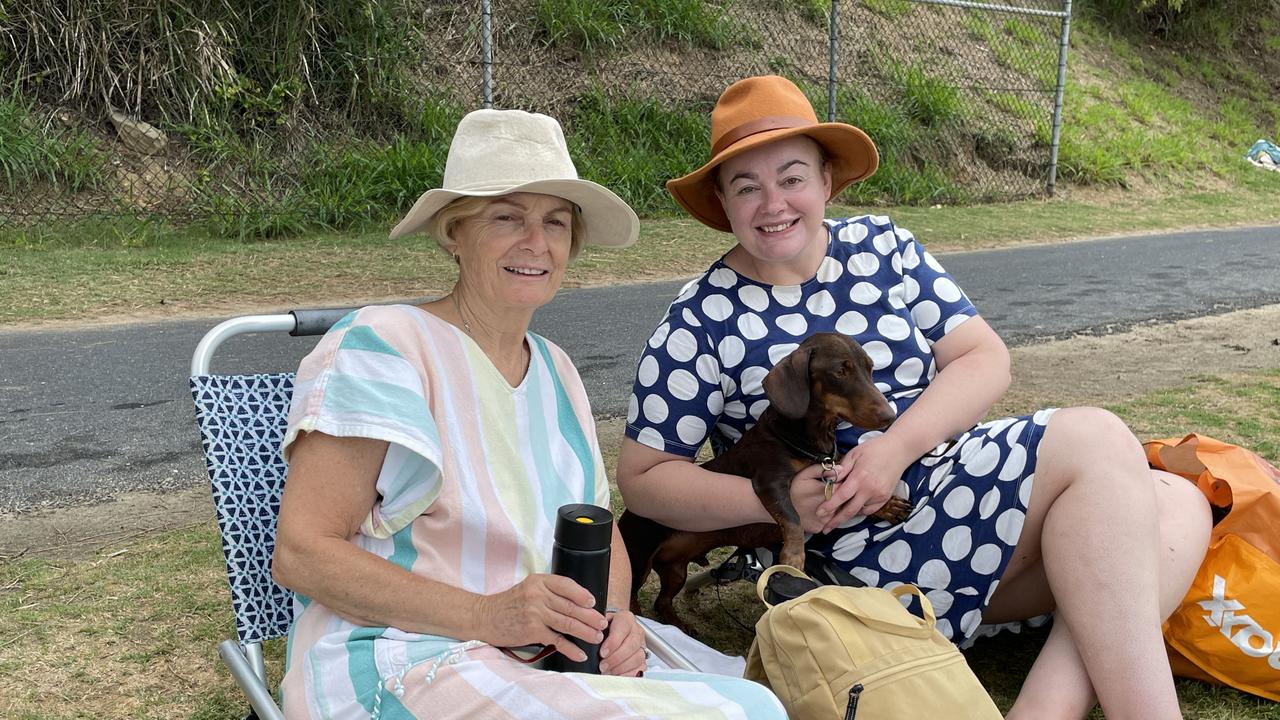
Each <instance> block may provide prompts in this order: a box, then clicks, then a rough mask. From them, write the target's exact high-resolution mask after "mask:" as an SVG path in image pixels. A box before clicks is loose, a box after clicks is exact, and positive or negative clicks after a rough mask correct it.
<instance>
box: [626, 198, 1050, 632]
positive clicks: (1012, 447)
mask: <svg viewBox="0 0 1280 720" xmlns="http://www.w3.org/2000/svg"><path fill="white" fill-rule="evenodd" d="M827 227H828V230H829V231H830V233H831V236H832V239H833V242H831V243H830V245H829V248H828V256H827V257H826V258H824V259H823V261H822V262H821V264H820V265H819V266H818V269H817V271H816V272H815V274H814V276H813V277H812V278H811V279H810V280H809V281H807V282H805V283H802V284H800V285H789V286H781V285H776V286H770V285H765V284H761V283H759V282H756V281H754V280H752V279H750V278H747V277H744V276H742V275H739V274H738V273H737V272H735V271H734V270H733V269H732V268H730V267H728V266H727V265H725V264H724V263H723V262H722V261H717V262H716V263H715V264H713V265H712V267H711V268H710V269H709V270H708V271H707V273H706V274H704V275H703V276H702V277H700V278H698V279H697V280H695V281H694V282H692V283H690V284H689V285H688V286H686V287H685V288H684V289H683V290H682V291H681V293H680V295H679V296H678V297H677V298H676V300H675V302H673V303H672V305H671V308H670V310H669V311H668V313H667V316H666V318H664V319H663V321H662V322H661V323H660V324H659V325H658V327H657V329H655V331H654V333H653V335H652V336H651V337H650V338H649V341H648V343H646V345H645V346H644V348H643V350H644V352H643V355H642V356H641V358H640V361H639V363H638V364H637V367H636V380H635V386H634V390H633V395H632V397H631V398H630V400H629V402H628V405H627V435H628V436H629V437H631V438H633V439H635V440H636V441H638V442H640V443H642V444H644V445H647V446H649V447H652V448H655V449H657V450H659V451H662V452H667V453H673V454H676V455H681V456H684V457H690V458H692V457H693V456H694V455H696V454H697V452H698V449H699V448H700V447H701V446H702V445H703V444H704V443H706V442H708V441H709V442H711V444H712V449H713V450H714V451H715V452H722V451H723V450H724V449H725V448H726V447H728V446H731V445H732V444H733V443H734V442H736V441H737V440H738V439H739V438H741V437H742V433H744V432H745V431H746V430H747V429H748V428H749V427H751V425H753V424H754V423H755V421H756V418H757V417H758V416H759V415H760V413H762V412H763V411H764V409H765V408H766V407H767V406H768V401H767V398H766V397H765V395H764V388H763V380H764V377H765V375H766V374H767V373H768V372H769V370H770V369H771V368H772V367H773V366H774V365H776V364H777V363H778V362H780V361H781V360H782V359H783V358H784V357H786V355H787V353H789V352H790V351H791V350H792V349H794V348H795V347H796V345H797V344H798V343H799V342H801V341H802V340H803V338H805V337H807V336H808V335H811V334H813V333H818V332H839V333H842V334H845V335H847V336H850V337H852V338H854V339H855V340H857V341H858V342H859V343H861V344H862V346H863V348H864V349H865V350H866V351H867V353H868V354H869V355H870V357H871V358H872V361H873V363H874V367H875V371H874V377H873V380H874V382H875V383H876V386H877V387H879V388H881V389H882V390H883V391H884V392H885V394H886V395H887V396H888V398H889V400H890V402H891V404H892V405H893V406H894V408H895V410H896V411H897V413H898V414H899V415H901V414H902V413H904V412H905V411H906V410H908V409H909V408H910V406H911V404H912V403H913V402H914V401H915V399H916V398H918V397H919V396H920V395H921V393H922V392H923V391H924V390H925V388H927V387H928V385H929V382H930V381H931V380H932V379H933V377H934V376H935V374H936V363H935V361H934V357H933V354H932V347H933V343H935V342H937V341H938V340H940V339H942V338H943V337H944V336H945V335H946V334H947V333H948V332H951V331H952V330H954V329H955V328H956V327H959V325H960V324H961V323H963V322H964V321H966V320H968V319H969V318H970V317H973V316H974V315H976V312H977V311H976V310H975V309H974V308H973V305H972V304H971V303H970V302H969V300H968V298H967V297H966V296H965V295H964V293H963V291H961V290H960V287H959V286H958V285H957V284H956V283H955V281H954V280H953V279H952V278H951V277H950V276H949V275H947V273H946V271H945V270H944V269H943V268H942V265H941V264H940V263H939V262H938V260H937V258H935V257H933V256H932V255H930V254H929V253H927V252H926V251H925V250H924V248H923V247H921V246H920V245H919V243H918V242H917V241H916V239H915V237H914V236H912V235H911V233H909V232H907V231H905V230H903V229H901V228H897V227H895V226H894V225H893V223H892V222H891V221H890V220H889V218H887V217H883V216H863V217H857V218H850V219H847V220H835V221H828V223H827ZM1050 416H1051V413H1050V412H1042V413H1038V414H1036V415H1034V416H1029V417H1024V418H1016V419H1010V420H1007V421H1003V422H996V423H987V424H984V425H980V426H977V427H974V428H972V429H970V430H969V431H967V432H965V433H961V434H960V435H959V436H958V437H956V438H954V439H953V441H949V442H946V443H943V444H942V445H940V446H939V447H938V448H936V449H935V450H934V451H932V452H931V453H929V454H928V455H926V456H925V457H923V458H921V459H920V460H918V461H917V462H915V463H914V464H912V465H911V466H910V467H909V468H908V469H907V471H906V473H905V474H904V475H903V477H902V479H901V482H900V484H899V490H898V494H906V495H908V496H909V497H910V499H911V501H912V503H913V507H914V509H913V512H912V514H911V516H910V517H909V518H908V519H907V520H906V521H905V522H904V523H901V524H898V525H890V524H888V523H883V522H879V521H876V520H874V519H869V518H861V517H859V518H855V519H854V520H851V521H850V522H848V523H846V524H845V526H844V527H841V528H839V529H837V530H835V531H833V532H831V533H827V534H817V535H813V536H811V537H810V539H809V544H808V545H809V548H810V549H812V550H816V551H818V552H821V553H824V554H825V555H827V556H828V557H829V558H831V559H832V561H833V562H835V563H836V564H837V565H839V566H840V567H842V568H843V569H845V570H846V571H848V572H849V573H850V574H851V575H853V576H854V577H856V578H858V579H860V580H862V581H863V582H866V583H868V584H870V585H875V586H878V587H888V586H893V585H898V584H902V583H913V584H916V585H918V586H920V587H921V589H922V590H923V591H924V592H925V593H926V594H927V595H928V597H929V599H930V602H931V603H932V604H933V606H934V609H935V612H936V613H937V616H938V627H939V628H940V629H942V630H943V632H944V634H947V635H948V636H949V637H951V638H952V639H953V640H956V641H960V640H962V639H963V638H965V637H967V636H968V635H970V634H972V632H973V631H974V630H976V628H977V626H978V624H979V622H980V621H981V616H982V610H983V608H984V607H985V604H986V600H987V598H988V597H989V594H990V588H991V587H992V585H993V584H994V583H995V582H996V581H998V580H999V577H1000V574H1001V573H1002V572H1003V570H1004V567H1005V565H1006V564H1007V563H1008V559H1009V556H1010V555H1011V554H1012V551H1013V547H1014V546H1015V545H1016V544H1017V541H1018V538H1019V537H1020V536H1021V532H1022V525H1023V523H1024V521H1025V517H1026V503H1027V501H1028V499H1029V498H1030V494H1031V485H1032V480H1033V477H1034V472H1035V450H1036V447H1037V446H1038V443H1039V441H1040V437H1041V436H1042V434H1043V431H1044V426H1045V424H1046V423H1047V422H1048V419H1049V417H1050ZM880 434H881V433H880V432H878V431H871V430H869V429H865V428H858V427H854V426H852V425H848V424H842V425H841V426H840V427H839V428H838V429H837V442H838V443H839V446H840V448H841V451H843V450H846V449H848V448H850V447H853V446H854V445H856V444H858V443H860V442H865V441H866V440H868V439H870V438H873V437H877V436H879V435H880Z"/></svg>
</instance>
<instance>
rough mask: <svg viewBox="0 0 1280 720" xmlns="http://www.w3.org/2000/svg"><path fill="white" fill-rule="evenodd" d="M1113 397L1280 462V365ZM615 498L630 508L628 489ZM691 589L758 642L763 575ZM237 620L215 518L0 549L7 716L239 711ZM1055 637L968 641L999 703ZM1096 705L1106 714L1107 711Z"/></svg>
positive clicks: (1226, 704)
mask: <svg viewBox="0 0 1280 720" xmlns="http://www.w3.org/2000/svg"><path fill="white" fill-rule="evenodd" d="M1110 409H1112V410H1113V411H1114V412H1116V413H1117V414H1118V415H1120V417H1122V418H1123V419H1124V420H1125V421H1126V422H1128V423H1129V424H1130V426H1131V427H1133V428H1134V429H1135V432H1137V434H1138V435H1139V437H1141V438H1142V439H1156V438H1162V437H1172V436H1179V435H1181V434H1183V433H1184V432H1186V431H1188V430H1191V429H1194V430H1196V431H1197V432H1200V433H1202V434H1205V435H1208V436H1211V437H1216V438H1218V439H1221V440H1226V441H1229V442H1235V443H1238V444H1241V445H1243V446H1245V447H1249V448H1251V449H1253V450H1255V451H1257V452H1259V454H1261V455H1262V456H1263V457H1266V458H1268V459H1270V460H1271V461H1273V462H1274V461H1276V460H1277V459H1280V441H1278V440H1277V439H1278V438H1280V368H1269V369H1264V370H1259V371H1253V372H1249V373H1244V374H1238V375H1232V376H1217V375H1204V376H1202V377H1199V378H1197V379H1196V380H1194V381H1193V382H1191V383H1188V384H1185V385H1182V386H1179V387H1175V388H1166V389H1160V390H1157V391H1154V392H1151V393H1148V394H1145V395H1141V396H1139V397H1136V398H1134V399H1132V400H1130V401H1127V402H1123V403H1118V404H1115V405H1113V406H1112V407H1111V408H1110ZM599 432H600V435H601V439H602V445H603V446H604V448H603V449H604V453H605V462H606V466H608V467H613V466H614V464H615V463H616V457H617V447H618V443H619V438H620V437H621V420H618V419H612V420H607V421H602V422H601V423H600V426H599ZM614 509H615V511H617V510H620V509H621V505H620V504H619V502H618V500H617V493H615V507H614ZM722 552H723V551H722ZM654 592H655V587H654V581H653V579H652V578H651V579H650V582H649V584H648V585H646V587H645V589H644V591H643V592H642V599H644V600H646V601H648V600H651V598H652V596H653V593H654ZM678 602H679V603H680V611H681V613H682V615H683V616H684V617H685V618H686V620H688V621H690V622H691V623H692V624H694V625H695V626H696V627H699V628H700V629H701V639H702V640H703V641H704V642H707V643H708V644H711V645H712V646H713V647H716V648H718V649H720V650H722V651H724V652H728V653H731V654H744V653H745V651H746V648H747V645H748V644H749V642H750V627H751V626H752V624H753V623H754V621H755V619H756V618H757V617H758V616H759V613H760V612H761V606H760V604H759V602H758V601H757V600H756V599H755V597H754V590H753V588H751V587H749V586H748V585H747V584H746V583H737V584H734V585H731V586H727V587H724V588H708V589H705V590H703V591H702V592H701V593H699V594H697V595H694V596H690V597H683V598H682V599H680V600H679V601H678ZM233 633H234V629H233V625H232V616H231V610H230V604H229V602H228V597H227V589H226V579H225V575H224V571H223V560H222V553H221V548H220V545H219V542H218V535H217V529H216V527H215V525H214V523H213V522H212V521H205V522H200V523H197V524H195V525H192V526H189V527H186V528H181V529H177V530H171V531H165V532H156V533H152V534H148V535H144V536H141V537H137V538H134V539H132V540H122V541H117V542H116V543H114V544H112V545H109V546H107V547H105V548H103V549H102V550H100V551H97V552H94V553H92V554H89V555H88V556H87V557H83V558H81V559H78V560H66V559H47V558H26V559H10V560H4V561H0V638H4V640H3V641H0V697H4V698H5V701H6V711H5V715H6V717H15V718H42V719H43V718H113V719H114V718H142V717H185V718H199V719H202V720H230V719H231V718H236V717H239V716H240V714H242V713H243V711H244V701H243V700H242V699H241V697H240V696H239V693H238V690H237V689H236V688H235V685H234V683H233V681H232V680H231V678H230V676H229V675H228V673H227V672H226V671H225V670H224V669H223V667H222V665H221V663H220V661H219V660H218V658H217V655H216V652H215V651H214V647H215V645H216V643H217V642H218V641H220V640H222V639H224V638H228V637H231V636H232V635H233ZM1043 641H1044V631H1043V630H1041V631H1031V632H1027V633H1024V634H1021V635H1011V634H1005V635H1001V636H998V637H996V638H992V639H984V640H980V641H978V642H977V643H976V644H975V645H974V647H973V648H972V649H970V650H969V651H967V653H966V655H967V658H968V660H969V662H970V664H971V665H972V667H973V668H974V670H975V672H976V673H977V674H978V676H979V678H980V679H981V680H982V681H983V683H984V685H985V686H986V687H987V689H988V690H989V691H990V692H991V694H992V695H993V697H994V698H995V700H996V702H997V704H998V705H999V706H1000V707H1002V708H1007V707H1008V706H1009V704H1010V703H1011V702H1012V700H1013V698H1014V696H1015V695H1016V692H1017V689H1018V687H1019V686H1020V684H1021V681H1022V678H1023V677H1024V676H1025V674H1026V672H1027V670H1028V669H1029V667H1030V664H1031V662H1032V660H1033V659H1034V657H1035V654H1036V652H1038V650H1039V647H1040V645H1041V644H1042V643H1043ZM69 648H70V650H69ZM283 652H284V647H283V643H282V641H279V640H276V641H271V642H269V643H267V645H266V655H267V666H268V671H269V673H270V674H271V676H272V678H273V681H276V680H278V678H279V676H280V673H281V669H282V664H283V662H282V656H283ZM33 677H38V678H39V682H32V681H31V678H33ZM1178 695H1179V699H1180V701H1181V703H1182V706H1183V710H1184V713H1185V715H1186V717H1187V718H1190V719H1192V720H1228V719H1235V720H1241V719H1248V720H1273V719H1277V718H1280V705H1277V704H1275V703H1271V702H1268V701H1264V700H1260V699H1258V698H1254V697H1251V696H1249V695H1246V694H1244V693H1241V692H1237V691H1235V690H1231V689H1226V688H1216V687H1211V686H1207V685H1203V684H1200V683H1197V682H1193V681H1179V682H1178ZM51 697H55V698H56V699H57V701H56V702H53V701H52V700H51ZM1091 717H1101V715H1100V713H1098V712H1097V711H1095V712H1094V714H1093V715H1091Z"/></svg>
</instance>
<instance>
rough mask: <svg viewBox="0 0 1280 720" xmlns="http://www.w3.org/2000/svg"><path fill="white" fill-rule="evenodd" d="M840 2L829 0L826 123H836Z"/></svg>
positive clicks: (838, 0)
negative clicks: (829, 56) (829, 22)
mask: <svg viewBox="0 0 1280 720" xmlns="http://www.w3.org/2000/svg"><path fill="white" fill-rule="evenodd" d="M839 22H840V0H831V43H830V46H831V58H830V60H829V61H828V63H827V122H835V121H836V59H837V58H838V57H839V53H840V47H839V43H840V32H839V26H838V23H839Z"/></svg>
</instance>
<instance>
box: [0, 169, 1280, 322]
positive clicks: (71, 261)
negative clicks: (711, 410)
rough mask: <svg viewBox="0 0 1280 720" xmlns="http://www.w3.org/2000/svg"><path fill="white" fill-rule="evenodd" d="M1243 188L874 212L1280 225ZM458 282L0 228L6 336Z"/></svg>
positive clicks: (237, 249) (133, 230) (433, 255)
mask: <svg viewBox="0 0 1280 720" xmlns="http://www.w3.org/2000/svg"><path fill="white" fill-rule="evenodd" d="M1235 161H1236V162H1239V163H1240V164H1242V165H1247V163H1245V162H1244V161H1243V160H1239V159H1236V160H1235ZM1250 170H1252V168H1250ZM1240 183H1241V184H1240V186H1239V189H1237V190H1234V191H1230V192H1186V193H1184V194H1182V195H1178V196H1174V197H1165V198H1145V197H1141V196H1136V195H1135V196H1132V197H1127V198H1125V197H1121V198H1118V199H1116V198H1110V199H1101V200H1084V199H1081V200H1050V201H1044V200H1030V201H1024V202H1019V203H1005V204H999V205H976V206H945V207H939V208H936V209H934V208H930V207H919V206H913V207H896V208H875V212H877V213H881V212H887V213H888V214H890V215H891V216H892V217H894V219H895V220H896V221H897V222H898V223H899V224H901V225H902V226H903V227H907V228H910V229H911V230H912V231H913V232H915V233H916V234H917V235H918V236H919V237H920V238H921V240H922V241H923V242H925V243H926V245H927V246H928V247H929V248H930V249H931V250H933V251H935V252H952V251H961V250H971V249H978V248H993V247H1008V246H1014V245H1019V244H1025V243H1037V242H1052V241H1061V240H1065V239H1071V238H1082V237H1092V236H1099V235H1115V234H1122V233H1132V232H1150V231H1157V230H1162V229H1177V228H1183V227H1188V226H1199V227H1213V226H1230V225H1234V224H1240V223H1241V221H1242V220H1244V221H1246V222H1248V223H1252V224H1260V223H1266V222H1280V209H1274V204H1273V203H1271V202H1270V197H1273V196H1274V193H1275V192H1276V191H1277V190H1278V189H1280V176H1277V175H1276V174H1273V173H1264V172H1257V171H1253V172H1251V173H1247V174H1246V175H1244V176H1243V177H1242V179H1241V180H1240ZM855 187H856V186H855ZM406 206H407V205H406ZM866 211H867V209H866V208H865V207H851V206H840V207H835V208H832V210H831V215H832V216H833V217H834V216H839V215H842V214H858V213H862V212H866ZM388 226H389V223H388ZM730 243H731V238H730V236H728V235H726V234H723V233H717V232H714V231H712V230H709V229H707V228H704V227H703V226H701V225H699V224H697V223H696V222H693V221H691V220H686V219H664V218H656V219H648V220H646V221H645V222H644V223H642V229H641V240H640V242H639V243H637V244H636V245H634V246H632V247H631V248H628V249H626V250H605V249H599V248H587V249H586V250H585V252H584V253H583V254H582V255H581V256H580V257H579V258H578V260H577V261H576V262H575V263H574V264H573V265H572V266H571V267H570V271H569V274H568V277H567V279H566V284H567V285H568V286H571V287H574V286H589V285H604V284H609V283H616V282H642V281H651V280H662V279H671V278H680V277H690V276H692V275H694V274H696V273H698V272H700V271H701V270H703V269H704V268H705V267H706V266H707V265H708V264H709V263H710V262H711V261H713V260H714V259H715V258H717V257H719V256H720V255H721V254H723V253H724V252H725V251H726V250H728V248H729V246H730ZM335 257H358V258H359V262H334V261H333V258H335ZM454 271H455V269H454V266H453V264H452V263H451V262H449V261H448V258H447V257H446V256H445V254H444V253H443V252H442V251H441V250H439V248H437V247H436V245H435V244H434V243H433V242H432V241H430V240H428V239H427V238H425V237H424V236H417V237H413V238H404V239H401V240H397V241H391V240H388V239H387V238H386V230H377V231H364V232H347V233H337V232H320V233H313V234H309V235H306V236H303V237H292V238H280V239H273V240H260V241H241V240H238V239H235V238H227V237H225V236H222V235H220V234H219V232H217V229H216V228H214V229H210V228H203V229H202V228H198V227H197V228H186V229H182V230H177V229H174V228H173V227H171V226H169V225H167V224H165V223H164V222H162V221H152V222H146V221H143V222H125V221H120V220H102V221H97V222H92V221H86V222H82V223H78V224H72V225H67V226H63V227H58V228H44V229H35V230H31V231H26V232H16V231H13V230H0V325H4V324H15V323H26V322H33V321H57V320H67V321H92V320H101V319H103V318H110V317H130V316H135V317H136V316H139V315H141V316H146V317H155V316H165V315H173V314H188V315H191V314H201V315H204V316H208V315H211V314H219V313H225V312H228V311H230V310H232V309H245V308H252V307H259V308H268V307H298V306H318V305H340V304H348V303H358V302H369V301H374V300H379V299H388V298H395V299H410V298H419V297H428V296H436V295H440V294H443V293H444V292H446V291H447V290H448V288H449V287H450V286H451V285H452V282H453V279H454Z"/></svg>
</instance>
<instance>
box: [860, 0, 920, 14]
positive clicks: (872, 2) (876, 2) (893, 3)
mask: <svg viewBox="0 0 1280 720" xmlns="http://www.w3.org/2000/svg"><path fill="white" fill-rule="evenodd" d="M862 4H863V5H866V6H867V7H868V8H870V9H871V10H873V11H875V12H877V13H880V14H881V15H884V16H885V17H889V18H900V17H902V16H903V15H906V14H907V13H909V12H911V3H910V2H908V1H907V0H862Z"/></svg>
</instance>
